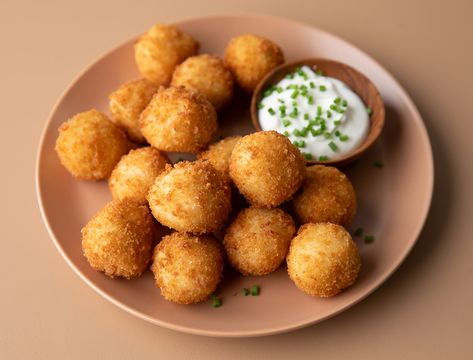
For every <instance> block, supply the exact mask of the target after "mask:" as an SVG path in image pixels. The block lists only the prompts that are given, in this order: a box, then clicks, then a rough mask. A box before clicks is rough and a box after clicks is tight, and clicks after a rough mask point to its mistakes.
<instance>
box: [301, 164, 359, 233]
mask: <svg viewBox="0 0 473 360" xmlns="http://www.w3.org/2000/svg"><path fill="white" fill-rule="evenodd" d="M292 206H293V209H294V213H295V215H296V217H297V219H298V220H299V221H300V222H301V223H302V224H305V223H308V222H311V223H318V222H331V223H334V224H340V225H342V226H345V227H346V226H348V225H349V224H350V223H351V222H352V220H353V218H354V217H355V214H356V194H355V190H354V189H353V186H352V184H351V182H350V180H348V178H347V177H346V175H345V174H343V173H342V172H341V171H340V170H338V169H337V168H334V167H331V166H324V165H314V166H309V167H308V168H307V176H306V179H305V181H304V183H303V185H302V189H301V191H300V192H298V193H297V194H296V195H295V196H294V199H293V201H292Z"/></svg>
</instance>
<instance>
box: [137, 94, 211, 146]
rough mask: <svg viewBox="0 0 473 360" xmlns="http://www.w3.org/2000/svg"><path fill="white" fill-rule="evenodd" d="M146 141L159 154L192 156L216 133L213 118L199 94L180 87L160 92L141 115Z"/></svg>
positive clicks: (209, 105)
mask: <svg viewBox="0 0 473 360" xmlns="http://www.w3.org/2000/svg"><path fill="white" fill-rule="evenodd" d="M140 128H141V132H142V133H143V135H144V137H145V138H146V140H147V141H148V142H149V143H150V144H151V145H153V146H154V147H156V148H157V149H159V150H162V151H170V152H190V153H196V152H198V151H200V150H202V149H203V148H205V147H206V146H207V144H208V143H209V142H210V140H211V139H212V136H213V135H214V134H215V131H217V114H216V112H215V109H214V107H213V106H212V104H211V103H210V102H209V101H208V100H207V99H205V98H204V97H203V96H202V95H200V94H199V93H197V92H195V91H192V90H187V89H185V88H183V87H170V88H167V89H164V88H161V89H159V90H158V92H157V93H156V94H155V95H154V97H153V99H152V100H151V102H150V103H149V104H148V106H147V107H146V109H145V110H144V111H143V113H142V114H141V118H140Z"/></svg>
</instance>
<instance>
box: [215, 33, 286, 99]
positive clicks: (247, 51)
mask: <svg viewBox="0 0 473 360" xmlns="http://www.w3.org/2000/svg"><path fill="white" fill-rule="evenodd" d="M224 61H225V64H226V65H227V67H228V68H229V69H230V71H231V72H232V74H233V77H234V79H235V81H236V82H237V84H238V85H239V86H240V87H241V88H243V89H244V90H245V91H246V92H248V93H251V92H253V90H254V89H255V88H256V85H258V83H259V82H260V81H261V80H262V79H263V77H264V76H265V75H266V74H268V73H269V72H270V71H271V70H273V69H274V68H275V67H277V66H278V65H281V64H282V63H283V62H284V54H283V52H282V50H281V48H280V47H279V46H278V45H276V44H275V43H273V42H272V41H270V40H268V39H265V38H263V37H261V36H257V35H252V34H246V35H241V36H237V37H235V38H233V39H231V40H230V42H229V43H228V45H227V48H226V49H225V54H224Z"/></svg>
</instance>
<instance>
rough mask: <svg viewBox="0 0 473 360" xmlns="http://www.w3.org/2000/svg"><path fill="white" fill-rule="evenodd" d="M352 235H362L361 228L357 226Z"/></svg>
mask: <svg viewBox="0 0 473 360" xmlns="http://www.w3.org/2000/svg"><path fill="white" fill-rule="evenodd" d="M353 235H355V236H361V235H363V229H362V228H360V227H359V228H358V229H356V230H355V232H354V233H353Z"/></svg>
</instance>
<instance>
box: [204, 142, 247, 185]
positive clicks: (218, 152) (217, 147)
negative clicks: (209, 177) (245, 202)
mask: <svg viewBox="0 0 473 360" xmlns="http://www.w3.org/2000/svg"><path fill="white" fill-rule="evenodd" d="M240 139H241V136H229V137H226V138H225V139H222V140H220V141H218V142H216V143H214V144H211V145H210V146H209V148H208V149H207V150H205V151H203V152H201V153H199V154H197V158H198V159H202V160H208V161H209V162H210V164H212V166H213V167H214V169H215V170H217V171H218V172H219V173H220V175H222V176H223V177H224V178H226V179H228V178H229V176H230V175H229V173H228V172H229V170H228V167H229V165H230V156H231V155H232V151H233V148H234V147H235V144H236V143H237V142H238V141H239V140H240Z"/></svg>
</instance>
